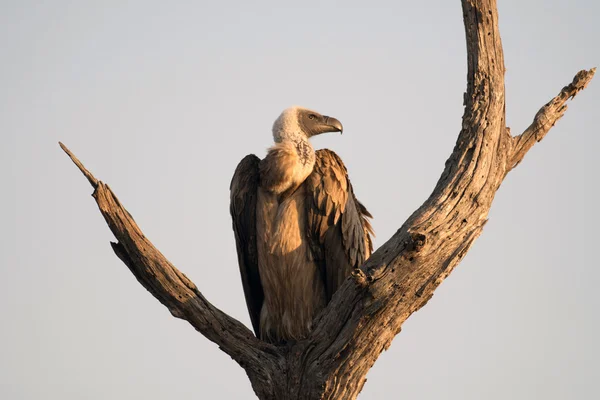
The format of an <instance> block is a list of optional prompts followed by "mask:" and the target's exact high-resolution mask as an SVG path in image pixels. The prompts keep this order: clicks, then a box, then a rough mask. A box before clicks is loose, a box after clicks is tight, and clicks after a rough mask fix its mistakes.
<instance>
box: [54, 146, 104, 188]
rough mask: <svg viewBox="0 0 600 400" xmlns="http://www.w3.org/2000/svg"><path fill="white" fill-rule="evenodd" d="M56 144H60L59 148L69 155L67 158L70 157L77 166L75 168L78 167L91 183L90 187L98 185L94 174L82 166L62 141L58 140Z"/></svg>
mask: <svg viewBox="0 0 600 400" xmlns="http://www.w3.org/2000/svg"><path fill="white" fill-rule="evenodd" d="M58 144H59V145H60V148H61V149H63V151H64V152H65V153H67V155H68V156H69V158H70V159H71V161H73V163H74V164H75V165H76V166H77V168H79V170H80V171H81V173H82V174H83V175H84V176H85V177H86V178H87V180H88V181H89V182H90V184H91V185H92V187H93V188H94V189H96V188H97V187H98V179H96V178H95V177H94V175H92V173H91V172H90V171H88V170H87V168H85V167H84V166H83V164H82V163H81V161H79V159H78V158H77V157H75V154H73V153H72V152H71V150H69V149H68V148H67V146H65V145H64V144H63V143H62V142H58Z"/></svg>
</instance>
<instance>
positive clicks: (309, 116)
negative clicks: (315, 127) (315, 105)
mask: <svg viewBox="0 0 600 400" xmlns="http://www.w3.org/2000/svg"><path fill="white" fill-rule="evenodd" d="M315 118H317V116H316V115H315V114H309V115H308V119H315Z"/></svg>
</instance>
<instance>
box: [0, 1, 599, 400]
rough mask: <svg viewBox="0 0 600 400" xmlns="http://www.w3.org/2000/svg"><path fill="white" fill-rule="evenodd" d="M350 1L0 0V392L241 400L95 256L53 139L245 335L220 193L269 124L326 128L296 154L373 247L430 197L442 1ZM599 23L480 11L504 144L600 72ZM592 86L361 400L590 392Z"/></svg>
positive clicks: (451, 82) (229, 366)
mask: <svg viewBox="0 0 600 400" xmlns="http://www.w3.org/2000/svg"><path fill="white" fill-rule="evenodd" d="M300 4H301V5H300ZM366 4H367V3H366V2H365V1H348V0H346V1H344V2H342V1H339V2H316V1H303V2H302V3H298V5H293V3H290V2H287V3H286V4H285V5H284V3H282V2H275V1H272V2H241V1H235V2H234V1H229V2H225V1H223V2H221V3H219V4H217V3H216V2H178V3H176V4H175V3H174V2H165V1H123V0H120V1H103V2H100V1H95V2H75V1H62V0H61V1H58V0H57V1H53V2H43V1H26V0H19V1H0V49H1V51H2V63H1V65H0V132H1V135H2V146H1V147H0V162H1V163H2V165H1V166H2V168H0V179H1V182H2V183H3V190H2V193H3V196H0V216H1V217H2V221H3V224H2V229H1V230H0V232H1V235H2V236H1V238H0V239H1V243H2V249H3V250H2V251H1V252H0V285H1V288H2V290H0V317H1V318H2V324H1V329H0V398H2V399H15V400H17V399H83V398H85V399H136V398H144V399H147V400H154V399H172V398H178V397H183V396H187V397H188V398H191V397H190V396H194V398H215V396H216V395H217V394H219V395H221V396H222V398H236V399H237V398H239V399H251V398H253V393H252V391H251V388H250V385H249V383H248V380H247V378H246V376H245V373H244V371H243V370H242V369H241V368H239V367H238V366H237V365H236V364H235V363H234V362H233V361H232V360H231V359H230V358H229V357H228V356H227V355H225V354H224V353H222V352H221V351H220V350H218V348H217V347H216V346H215V345H214V344H212V343H210V342H209V341H208V340H207V339H205V338H204V337H202V336H201V335H200V334H198V333H197V332H195V331H194V329H192V328H191V327H190V326H189V325H188V324H187V323H185V322H183V321H181V320H176V319H174V318H173V317H172V316H171V315H170V314H169V312H168V311H167V310H166V309H165V308H164V307H163V306H162V305H161V304H160V303H158V301H156V300H155V299H154V298H153V297H152V296H151V295H150V294H149V293H147V292H146V291H145V290H144V289H143V288H142V287H141V286H140V285H139V284H138V283H137V281H136V280H135V278H134V277H133V276H132V275H131V273H130V272H129V271H128V270H127V268H126V267H125V266H124V265H123V264H122V263H121V262H120V261H119V260H118V259H117V258H116V257H115V256H114V254H113V253H112V251H111V249H110V246H109V244H108V242H109V240H112V239H113V238H112V235H111V233H110V231H109V230H108V228H107V227H106V225H105V223H104V221H103V219H102V217H101V215H100V213H99V212H98V210H97V208H96V205H95V203H94V201H93V199H92V198H91V197H90V196H89V195H90V193H91V188H90V186H89V184H88V183H87V182H86V181H85V179H84V178H83V177H82V175H81V174H80V173H79V171H77V170H76V168H75V167H74V166H73V165H72V164H71V162H70V161H69V160H68V158H67V157H66V156H65V155H64V154H63V153H62V151H61V150H60V149H59V147H58V145H57V141H58V140H61V141H63V142H64V143H65V144H66V145H67V146H69V147H70V148H71V149H72V150H73V151H74V152H75V154H76V155H77V156H79V157H80V159H81V160H82V161H83V162H84V163H85V165H86V166H87V167H88V168H89V169H90V170H91V171H92V172H93V173H94V174H95V175H96V176H97V177H98V178H99V179H101V180H103V181H105V182H107V183H109V184H110V186H111V188H113V190H114V191H115V192H116V194H117V195H118V196H119V198H120V199H121V201H122V202H123V203H124V204H125V205H126V207H127V208H128V209H129V211H130V212H131V213H132V214H133V215H134V217H135V218H136V221H137V222H138V223H139V224H140V226H141V227H142V229H143V230H144V232H145V233H146V234H147V236H148V237H149V238H150V239H151V240H152V241H153V242H154V244H155V245H156V246H157V247H158V248H159V249H160V250H161V251H162V252H163V253H164V254H165V255H166V256H167V257H169V259H170V260H171V261H172V262H173V263H174V264H175V265H176V266H178V268H180V269H181V270H182V271H184V272H185V273H186V274H187V275H188V276H189V277H190V278H191V279H192V280H194V282H195V283H196V284H197V285H198V287H199V288H200V290H201V291H202V292H203V293H204V294H205V295H206V297H207V298H208V299H209V300H210V301H212V302H213V303H214V304H215V305H217V306H218V307H220V308H221V309H223V310H224V311H226V312H228V313H230V314H231V315H233V316H234V317H236V318H238V319H240V320H241V321H243V322H244V323H246V324H249V317H248V315H247V311H246V306H245V303H244V299H243V294H242V287H241V283H240V279H239V274H238V269H237V268H238V267H237V260H236V256H235V246H234V239H233V233H232V231H231V222H230V217H229V211H228V201H229V197H228V196H229V190H228V189H229V182H230V179H231V176H232V174H233V171H234V169H235V167H236V165H237V162H238V161H239V160H240V159H241V158H242V157H243V156H244V155H246V154H248V153H251V152H253V153H256V154H258V155H259V156H261V157H262V156H263V155H264V153H265V149H266V148H267V147H268V146H269V144H270V142H271V133H270V128H271V124H272V122H273V120H274V119H275V118H276V117H277V115H278V114H279V113H280V112H281V110H283V109H284V108H286V107H288V106H290V105H293V104H297V105H303V106H306V107H310V108H314V109H316V110H318V111H321V112H323V113H327V114H328V115H333V116H335V117H337V118H339V119H340V120H341V121H342V122H343V124H344V127H345V130H344V135H343V136H339V135H333V134H332V135H328V136H324V137H319V138H317V139H316V140H315V141H314V142H313V143H314V144H315V146H316V147H328V148H331V149H333V150H335V151H336V152H337V153H338V154H339V155H340V156H341V157H342V159H343V160H344V162H345V163H346V166H347V167H348V170H349V173H350V176H351V179H352V182H353V185H354V188H355V191H356V193H357V195H358V197H359V198H360V199H361V201H363V202H364V203H365V204H366V205H367V206H368V207H369V209H370V210H371V211H372V212H373V214H374V216H375V220H374V227H375V229H376V232H377V240H376V244H377V245H380V244H381V243H383V242H384V241H385V240H387V238H389V237H390V236H391V234H392V233H393V232H395V231H396V229H397V228H398V227H400V225H401V223H402V222H403V221H404V220H405V219H406V217H407V216H408V215H409V214H410V213H411V212H412V211H413V210H414V209H415V208H416V207H418V206H419V205H420V204H421V203H422V202H423V201H424V200H425V198H426V197H427V196H428V195H429V193H430V192H431V190H432V189H433V187H434V185H435V182H436V181H437V179H438V177H439V176H440V174H441V172H442V169H443V166H444V162H445V161H446V158H447V157H448V155H449V154H450V152H451V151H452V148H453V146H454V142H455V140H456V137H457V134H458V132H459V129H460V124H461V115H462V109H463V107H462V96H463V92H464V90H465V87H466V79H465V77H466V54H465V42H464V33H463V24H462V20H461V18H462V14H461V9H460V2H459V1H458V0H455V1H447V0H433V1H427V2H424V1H423V2H416V1H405V2H392V1H385V2H383V1H371V2H369V5H368V6H366ZM599 17H600V3H598V2H597V1H590V0H572V1H569V2H567V1H564V0H561V1H558V0H547V1H541V0H538V1H533V0H530V1H526V2H524V1H518V0H512V1H508V0H507V1H500V27H501V32H502V39H503V43H504V50H505V60H506V67H507V74H506V89H507V120H508V124H509V126H510V127H511V128H512V131H513V133H519V132H521V131H522V130H523V129H524V128H525V127H526V126H527V125H528V124H529V123H530V121H531V119H532V118H533V116H534V114H535V112H536V111H537V110H538V109H539V108H540V107H541V106H542V105H543V104H544V103H545V102H546V101H548V100H549V99H550V98H551V97H552V96H554V95H555V94H556V93H558V91H559V90H560V89H561V88H562V87H563V86H564V85H566V84H567V83H569V82H570V81H571V79H572V77H573V75H574V74H575V73H576V72H577V71H578V70H580V69H583V68H590V67H593V66H598V65H599V64H600V50H599V49H600V48H599V46H598V39H599V38H600V24H598V18H599ZM598 79H600V78H598V77H597V78H596V81H597V80H598ZM599 85H600V82H592V84H591V85H590V87H589V88H588V89H587V90H586V91H584V92H583V93H581V94H580V95H579V96H578V97H577V98H576V99H575V101H574V102H573V103H571V105H570V109H569V111H568V112H567V114H566V116H565V118H563V119H562V120H561V121H559V122H558V124H557V125H556V127H555V128H554V129H553V130H552V131H551V132H550V134H549V135H548V136H547V138H546V139H545V140H544V141H543V142H542V143H540V144H538V145H537V146H536V147H535V148H534V149H533V150H532V151H531V152H530V154H528V156H527V157H526V159H525V161H524V162H523V163H522V164H521V165H520V166H519V167H518V168H517V169H516V170H515V171H514V172H513V173H511V174H510V175H509V177H508V178H507V180H506V181H505V182H504V184H503V185H502V187H501V189H500V191H499V192H498V194H497V197H496V201H495V203H494V206H493V207H492V211H491V214H490V221H489V223H488V224H487V226H486V228H485V230H484V233H483V235H482V236H481V238H480V239H479V240H478V241H477V242H476V243H475V246H474V247H473V248H472V250H471V251H470V253H469V254H468V255H467V257H466V258H465V260H464V261H463V262H462V264H461V265H460V266H459V267H458V268H457V270H456V271H455V272H454V273H453V274H452V275H451V276H450V277H449V278H448V279H447V280H446V281H445V282H444V283H443V284H442V286H441V287H440V288H439V289H438V290H437V292H436V294H435V296H434V297H433V299H432V300H431V301H430V302H429V304H428V305H427V306H426V307H425V308H424V309H422V310H421V311H419V312H418V313H416V314H415V315H413V316H412V317H411V318H410V319H409V320H408V322H407V323H406V324H405V325H404V329H403V331H402V333H401V334H400V335H399V336H398V337H397V339H396V340H395V341H394V343H393V345H392V347H391V348H390V349H389V350H388V351H387V352H386V353H384V354H383V355H382V356H381V358H380V359H379V361H378V362H377V363H376V365H375V367H374V368H373V369H372V370H371V372H370V373H369V375H368V382H367V384H366V386H365V389H364V390H363V393H362V394H361V396H360V397H361V399H387V398H389V399H393V398H398V397H403V398H410V399H507V398H511V399H534V398H543V399H546V400H549V399H567V398H574V399H591V398H595V397H596V396H598V394H597V393H596V392H597V391H598V390H597V382H598V379H599V378H600V372H599V367H598V360H599V359H600V346H599V345H598V337H600V316H599V313H598V309H599V308H600V296H598V294H597V293H596V292H597V287H598V284H599V280H600V269H599V268H598V264H599V263H598V260H597V258H592V257H594V256H595V253H594V250H596V248H595V246H597V242H598V239H599V235H598V231H597V226H598V225H599V224H600V213H599V211H598V207H597V206H596V205H597V204H598V202H599V201H600V199H599V191H598V190H597V185H598V171H599V170H600V169H599V164H600V161H599V160H600V159H599V158H598V157H597V156H596V154H595V153H596V152H597V149H598V148H599V146H600V140H599V139H598V133H599V128H600V124H599V123H598V110H600V94H599V93H600V91H599V89H600V86H599Z"/></svg>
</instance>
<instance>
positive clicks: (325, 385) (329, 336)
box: [61, 0, 595, 400]
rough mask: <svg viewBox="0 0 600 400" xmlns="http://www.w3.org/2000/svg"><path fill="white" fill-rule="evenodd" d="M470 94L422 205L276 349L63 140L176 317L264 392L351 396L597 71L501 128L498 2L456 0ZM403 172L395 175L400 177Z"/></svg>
mask: <svg viewBox="0 0 600 400" xmlns="http://www.w3.org/2000/svg"><path fill="white" fill-rule="evenodd" d="M462 7H463V19H464V26H465V33H466V39H467V57H468V63H467V65H468V74H467V79H468V81H467V92H466V93H465V112H464V116H463V124H462V130H461V132H460V134H459V136H458V139H457V142H456V146H455V147H454V150H453V152H452V154H451V155H450V157H449V158H448V160H447V162H446V167H445V169H444V172H443V173H442V175H441V177H440V179H439V181H438V183H437V185H436V187H435V189H434V190H433V192H432V193H431V195H430V197H429V198H428V199H427V200H426V201H425V203H424V204H423V205H422V206H421V207H420V208H419V209H418V210H416V211H415V212H414V213H413V214H412V215H411V217H410V218H409V219H408V220H407V221H406V222H405V223H404V224H403V225H402V227H400V229H399V230H398V231H397V232H396V234H395V235H394V236H393V237H392V238H390V239H389V240H388V241H387V242H386V243H385V244H383V246H381V248H379V249H378V250H377V251H376V252H375V253H374V254H373V255H372V256H371V258H370V259H369V260H368V261H367V262H366V263H365V265H364V266H362V267H361V269H359V270H356V271H354V273H353V274H352V276H351V277H349V278H348V279H347V280H346V281H345V283H344V284H343V285H342V286H341V287H340V288H339V289H338V291H337V292H336V293H335V295H334V296H333V299H332V301H331V302H330V303H329V305H328V306H327V307H326V308H325V310H324V311H323V312H322V313H321V315H320V316H319V317H317V319H316V321H315V323H314V326H315V327H314V330H313V332H312V333H311V335H310V336H309V338H307V339H306V340H303V341H300V342H298V343H294V344H289V345H287V346H281V347H275V346H272V345H269V344H267V343H264V342H262V341H260V340H258V339H256V338H255V337H254V335H253V334H252V333H251V332H250V331H249V330H248V329H247V328H246V327H245V326H244V325H242V324H241V323H240V322H238V321H236V320H235V319H233V318H231V317H230V316H228V315H227V314H225V313H223V312H222V311H220V310H219V309H217V308H216V307H214V306H213V305H212V304H210V303H209V302H208V301H207V300H206V299H205V298H204V297H203V296H202V294H201V293H200V292H199V291H198V289H197V288H196V286H195V285H194V284H193V283H192V282H191V281H190V280H189V279H188V278H187V277H186V276H185V275H184V274H182V273H181V272H179V271H178V270H177V269H176V268H175V267H174V266H173V265H172V264H171V263H170V262H169V261H168V260H167V259H165V258H164V256H163V255H162V254H161V253H160V252H159V251H158V250H157V249H156V248H155V247H154V246H153V245H152V244H151V243H150V241H148V239H147V238H146V237H145V236H144V235H143V233H142V232H141V230H140V229H139V227H138V226H137V225H136V223H135V222H134V220H133V218H131V215H130V214H129V213H128V212H127V211H126V210H125V208H124V207H123V206H122V205H121V203H119V201H118V200H117V198H116V196H115V195H114V194H113V193H112V191H111V190H110V188H109V187H108V186H107V185H105V184H104V183H102V182H100V181H98V180H97V179H96V178H94V177H93V175H92V174H91V173H90V172H89V171H87V170H86V169H85V167H83V165H82V164H81V163H80V162H79V160H77V158H76V157H75V156H74V155H73V154H72V153H71V152H70V151H69V150H68V149H67V148H66V147H64V146H63V145H62V144H61V147H62V148H63V150H65V151H66V152H67V154H69V156H70V157H71V159H72V160H73V162H75V164H76V165H77V166H78V168H79V169H80V170H81V172H82V173H83V174H84V175H85V176H86V178H87V179H88V181H89V182H90V183H91V184H92V186H93V187H94V188H95V191H94V198H95V199H96V202H97V203H98V206H99V208H100V212H101V213H102V215H103V216H104V218H105V220H106V222H107V223H108V225H109V227H110V229H111V230H112V232H113V233H114V235H115V237H116V238H117V240H118V243H113V249H114V251H115V253H116V254H117V256H119V258H120V259H121V260H122V261H123V262H124V263H125V264H126V265H127V266H128V267H129V269H130V270H131V271H132V273H133V274H134V275H135V276H136V278H137V279H138V281H139V282H140V283H141V284H142V285H143V286H144V287H145V288H146V289H147V290H148V291H150V292H151V293H152V295H153V296H154V297H156V298H157V299H158V300H159V301H160V302H161V303H163V304H164V305H165V306H166V307H167V308H168V309H169V310H170V311H171V313H172V314H173V315H174V316H176V317H178V318H183V319H185V320H187V321H188V322H189V323H190V324H191V325H192V326H194V328H196V329H197V330H198V331H199V332H201V333H202V334H203V335H204V336H206V337H207V338H208V339H210V340H211V341H213V342H215V343H217V344H218V345H219V346H220V347H221V349H223V351H225V352H226V353H227V354H229V355H230V356H231V357H232V358H233V359H235V360H236V361H237V362H238V363H239V364H240V365H241V366H242V367H244V369H245V370H246V372H247V374H248V376H249V378H250V381H251V382H252V386H253V388H254V391H255V393H256V394H257V395H258V397H259V398H261V399H284V398H285V399H336V400H339V399H348V400H351V399H355V398H356V396H357V395H358V393H359V392H360V390H361V389H362V386H363V384H364V382H365V376H366V374H367V372H368V370H369V369H370V368H371V366H372V365H373V363H374V362H375V360H376V359H377V358H378V357H379V354H380V353H381V352H382V351H383V350H385V349H386V348H387V347H388V346H389V345H390V343H391V341H392V339H393V338H394V337H395V336H396V334H397V333H398V332H399V331H400V328H401V326H402V324H403V323H404V321H405V320H406V319H407V318H409V317H410V315H412V313H414V312H415V311H416V310H418V309H419V308H421V307H423V306H424V305H425V304H426V303H427V301H428V300H429V299H430V298H431V297H432V296H433V293H434V291H435V289H436V288H437V287H438V286H439V285H440V283H441V282H442V281H443V280H444V279H445V278H446V277H447V276H448V275H449V274H450V273H451V272H452V270H453V269H454V267H455V266H456V265H457V264H458V263H459V262H460V260H461V259H462V258H463V257H464V255H465V254H466V253H467V251H468V250H469V248H470V247H471V245H472V244H473V243H474V241H475V240H476V239H477V237H478V236H479V234H480V233H481V232H482V229H483V227H484V225H485V223H486V221H487V216H488V212H489V210H490V207H491V205H492V202H493V199H494V196H495V193H496V191H497V190H498V188H499V187H500V184H501V183H502V181H503V180H504V178H505V177H506V175H507V173H508V171H510V170H511V169H513V168H514V167H515V166H516V165H517V164H518V163H519V162H520V161H521V160H522V159H523V157H524V156H525V154H526V153H527V151H528V150H529V149H530V148H531V147H532V146H533V145H534V144H535V143H536V142H537V141H539V140H541V139H542V138H543V137H544V136H545V135H546V134H547V133H548V131H549V130H550V128H551V127H552V126H553V125H554V123H555V122H556V121H557V120H558V119H559V118H560V117H562V115H563V114H564V112H565V110H566V106H565V103H566V102H567V100H568V99H569V98H572V97H574V96H575V95H576V94H577V93H578V92H579V91H580V90H582V89H584V88H585V87H586V86H587V84H588V83H589V82H590V80H591V79H592V77H593V75H594V72H595V68H594V69H591V70H589V71H580V72H579V73H578V74H577V75H576V76H575V79H574V80H573V82H572V83H571V84H569V85H567V86H566V87H565V88H563V90H562V91H561V92H560V93H559V94H558V96H556V97H555V98H554V99H552V100H551V101H550V102H549V103H548V104H546V105H545V106H544V107H542V109H541V110H540V111H539V112H538V113H537V114H536V116H535V118H534V121H533V123H532V124H531V126H530V127H529V128H527V129H526V130H525V132H523V134H521V135H519V136H517V137H514V138H513V137H511V136H510V135H508V134H507V128H506V124H505V115H504V109H505V97H504V56H503V52H502V44H501V41H500V32H499V29H498V13H497V8H496V1H495V0H462ZM400 178H401V177H400Z"/></svg>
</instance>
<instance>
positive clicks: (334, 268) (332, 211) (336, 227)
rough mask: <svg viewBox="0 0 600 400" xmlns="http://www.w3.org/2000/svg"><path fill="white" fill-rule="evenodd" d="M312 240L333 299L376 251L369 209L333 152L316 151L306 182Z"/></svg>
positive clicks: (329, 293) (316, 258)
mask: <svg viewBox="0 0 600 400" xmlns="http://www.w3.org/2000/svg"><path fill="white" fill-rule="evenodd" d="M305 184H306V185H307V189H308V190H307V191H306V193H308V198H307V201H306V204H307V212H308V222H309V228H310V231H309V235H308V236H309V237H308V239H309V241H310V248H311V251H312V253H313V257H314V259H315V260H316V261H317V262H318V263H319V265H320V267H321V271H322V273H323V277H324V279H325V282H326V287H327V295H328V298H329V299H331V296H332V295H333V293H335V291H336V290H337V288H338V287H339V285H341V284H342V282H343V281H344V280H345V279H346V277H347V276H348V275H349V274H350V272H351V271H352V270H353V269H354V268H357V267H359V266H360V265H362V264H363V263H364V262H365V260H366V259H367V258H368V257H369V256H370V255H371V252H372V250H373V245H372V240H371V235H372V234H373V230H372V228H371V224H370V222H369V220H368V219H369V218H372V216H371V214H370V213H369V212H368V211H367V209H366V208H365V207H364V206H363V205H362V204H361V203H360V202H359V201H358V200H357V199H356V196H355V195H354V191H353V189H352V185H351V184H350V180H349V179H348V172H347V170H346V167H345V166H344V163H343V162H342V160H341V159H340V158H339V157H338V156H337V154H335V153H334V152H333V151H331V150H326V149H325V150H318V151H317V152H316V161H315V167H314V170H313V172H312V174H311V175H310V176H309V177H308V178H307V180H306V183H305Z"/></svg>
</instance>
